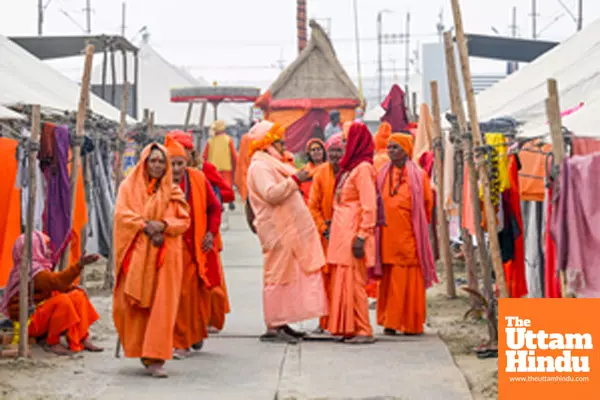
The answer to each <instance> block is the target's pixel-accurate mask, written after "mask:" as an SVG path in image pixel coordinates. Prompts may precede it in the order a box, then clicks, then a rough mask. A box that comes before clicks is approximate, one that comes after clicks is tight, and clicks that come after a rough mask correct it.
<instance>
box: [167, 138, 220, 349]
mask: <svg viewBox="0 0 600 400" xmlns="http://www.w3.org/2000/svg"><path fill="white" fill-rule="evenodd" d="M165 147H166V149H167V151H168V152H169V155H170V157H171V165H172V167H173V182H174V183H175V184H177V185H179V187H180V188H181V190H182V191H183V192H184V194H185V196H186V200H187V202H188V205H189V206H190V215H191V217H192V218H191V219H192V225H191V226H190V228H189V229H188V230H187V231H186V232H185V234H184V235H183V246H182V253H183V279H182V284H181V297H180V299H179V311H178V313H177V320H176V321H175V337H174V347H175V351H174V352H173V358H175V359H184V358H186V357H187V356H189V355H190V348H194V350H200V349H201V348H202V344H203V340H204V339H205V338H207V337H208V330H207V327H208V323H209V317H210V306H211V304H210V289H211V288H213V287H216V286H218V285H220V283H221V277H220V268H219V263H218V258H217V254H218V252H219V250H220V249H219V247H220V243H217V242H216V239H217V237H218V235H219V225H220V224H221V204H220V203H219V200H218V199H217V196H216V195H215V194H214V192H213V190H212V187H211V185H210V182H209V181H208V179H206V177H205V176H204V173H203V172H202V171H200V170H198V169H196V168H187V164H188V155H187V153H186V151H185V148H184V147H183V146H182V145H181V144H180V143H179V142H178V141H177V140H176V139H175V138H174V136H171V135H167V136H166V138H165Z"/></svg>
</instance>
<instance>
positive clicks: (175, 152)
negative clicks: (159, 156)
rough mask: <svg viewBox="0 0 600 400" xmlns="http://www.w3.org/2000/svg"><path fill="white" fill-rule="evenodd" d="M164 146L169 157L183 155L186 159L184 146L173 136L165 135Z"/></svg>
mask: <svg viewBox="0 0 600 400" xmlns="http://www.w3.org/2000/svg"><path fill="white" fill-rule="evenodd" d="M165 148H166V149H167V152H168V153H169V156H170V157H171V158H173V157H183V158H185V159H186V160H187V158H188V157H187V153H186V151H185V148H184V147H183V146H182V145H181V144H180V143H179V142H178V141H177V140H175V138H174V137H173V136H169V135H167V136H166V137H165Z"/></svg>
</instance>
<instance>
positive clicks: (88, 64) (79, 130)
mask: <svg viewBox="0 0 600 400" xmlns="http://www.w3.org/2000/svg"><path fill="white" fill-rule="evenodd" d="M93 59H94V46H93V45H91V44H88V46H87V47H86V49H85V64H84V67H83V78H82V79H81V90H80V93H79V107H78V109H77V124H76V131H75V140H74V141H73V149H72V150H71V154H72V160H73V161H72V163H71V176H70V180H69V183H70V185H71V206H70V207H71V210H70V214H71V215H70V218H69V226H70V227H71V229H72V228H73V216H74V212H75V195H76V194H77V179H78V177H79V166H80V165H81V146H82V145H83V140H84V136H85V119H86V116H87V104H88V98H89V96H90V79H91V77H92V61H93ZM77 233H81V232H77ZM70 252H71V245H70V244H69V245H68V246H67V249H66V250H65V253H64V254H63V256H62V260H61V263H60V265H61V267H60V269H61V270H62V269H65V267H66V266H67V263H68V262H69V254H70Z"/></svg>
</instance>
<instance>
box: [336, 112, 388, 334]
mask: <svg viewBox="0 0 600 400" xmlns="http://www.w3.org/2000/svg"><path fill="white" fill-rule="evenodd" d="M373 152H374V145H373V138H372V136H371V133H370V132H369V129H368V128H367V126H366V125H365V124H364V123H362V122H355V123H353V124H352V126H351V127H350V130H349V132H348V139H347V145H346V150H345V154H344V158H343V159H342V161H341V162H340V167H341V168H340V171H339V173H338V174H337V177H336V184H335V198H334V206H333V207H334V211H333V221H332V223H331V233H330V238H329V248H328V250H327V263H328V264H329V268H330V269H331V281H332V282H331V285H332V294H331V304H330V309H329V329H328V330H329V332H331V334H333V335H336V336H343V337H344V340H345V342H346V343H351V344H368V343H373V342H375V339H374V338H373V329H372V327H371V323H370V321H369V304H368V298H367V292H366V290H365V285H366V283H367V268H368V267H371V266H374V265H375V235H374V233H375V226H376V223H377V192H376V188H375V175H376V172H375V168H374V167H373Z"/></svg>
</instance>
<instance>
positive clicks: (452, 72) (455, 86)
mask: <svg viewBox="0 0 600 400" xmlns="http://www.w3.org/2000/svg"><path fill="white" fill-rule="evenodd" d="M444 45H445V49H446V71H447V74H448V89H449V92H450V104H451V108H452V113H453V114H454V115H455V116H456V120H457V122H458V132H459V135H461V136H462V135H465V137H464V138H463V137H461V139H460V143H461V145H462V149H461V152H462V155H463V166H464V165H467V167H468V168H467V171H468V174H469V175H468V176H467V179H468V181H469V185H470V186H471V187H473V188H476V187H477V181H478V179H477V170H476V169H475V162H474V160H473V143H472V142H471V140H469V139H468V138H467V136H466V135H467V117H466V115H465V109H464V107H463V104H462V99H461V96H460V86H459V83H458V71H457V70H456V59H455V57H454V43H453V41H452V34H451V33H450V32H446V33H445V34H444ZM461 186H462V185H461ZM466 200H467V199H464V198H463V196H462V193H461V196H460V204H459V207H460V208H459V213H460V220H461V221H462V220H463V218H464V217H465V216H464V215H462V213H463V205H464V202H465V201H466ZM471 203H472V204H473V218H474V221H475V237H476V238H477V243H478V246H477V248H478V250H479V263H480V265H481V269H482V275H483V287H484V295H485V297H486V298H487V299H488V301H489V300H490V299H491V298H492V297H493V295H494V293H493V288H492V268H491V266H490V263H489V260H488V254H487V247H486V245H485V234H484V232H483V228H482V227H481V219H482V215H481V204H480V202H479V194H478V192H477V191H476V190H472V191H471ZM461 237H462V240H463V252H464V254H465V264H466V266H467V285H468V286H469V288H471V289H472V290H476V291H478V292H479V281H478V277H477V267H476V265H477V262H476V260H475V251H474V246H473V237H472V235H471V233H470V232H469V231H468V230H467V229H462V228H461ZM470 298H471V302H472V305H474V302H475V301H476V299H475V298H474V297H473V296H470Z"/></svg>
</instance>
